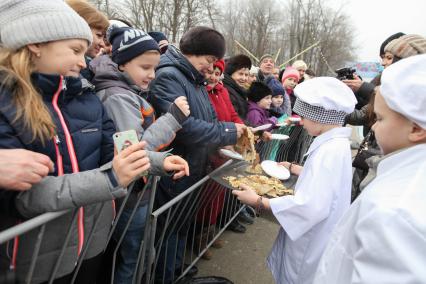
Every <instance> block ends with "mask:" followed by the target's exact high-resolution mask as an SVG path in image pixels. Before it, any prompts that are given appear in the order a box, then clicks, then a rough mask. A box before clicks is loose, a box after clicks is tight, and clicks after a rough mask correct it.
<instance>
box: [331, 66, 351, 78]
mask: <svg viewBox="0 0 426 284" xmlns="http://www.w3.org/2000/svg"><path fill="white" fill-rule="evenodd" d="M334 72H336V73H337V76H336V78H337V79H339V80H353V79H355V77H354V73H355V72H356V70H355V69H354V68H351V67H343V68H340V69H337V70H336V71H334Z"/></svg>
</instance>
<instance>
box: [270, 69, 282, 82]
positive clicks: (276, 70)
mask: <svg viewBox="0 0 426 284" xmlns="http://www.w3.org/2000/svg"><path fill="white" fill-rule="evenodd" d="M272 75H273V76H274V77H275V79H277V80H278V78H279V77H280V69H279V68H274V70H273V71H272Z"/></svg>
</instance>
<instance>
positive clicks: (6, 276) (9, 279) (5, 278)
mask: <svg viewBox="0 0 426 284" xmlns="http://www.w3.org/2000/svg"><path fill="white" fill-rule="evenodd" d="M156 185H157V178H156V177H151V178H150V179H148V180H147V183H146V185H145V186H144V188H143V189H142V190H141V191H140V192H138V193H137V196H138V198H137V202H136V204H135V206H134V208H133V214H132V215H131V217H130V218H129V220H128V222H127V224H126V227H125V229H124V230H123V232H122V233H121V236H120V239H119V242H118V244H117V247H116V248H117V249H115V251H114V253H113V254H112V258H113V263H114V264H115V259H116V257H117V250H118V247H119V245H120V243H121V241H122V239H123V238H124V235H125V233H126V231H127V228H128V226H129V224H130V223H131V222H132V220H133V215H134V212H135V211H136V209H137V208H138V207H139V204H140V202H141V200H142V198H143V196H144V195H145V194H146V192H147V190H148V187H151V186H152V192H153V193H155V189H156ZM133 190H134V189H133V186H131V187H130V188H129V190H128V194H127V195H126V197H125V198H124V200H123V206H122V207H121V208H120V210H119V212H118V213H117V215H116V218H115V220H114V222H113V224H112V229H111V231H110V233H109V235H108V241H107V243H110V241H111V239H112V235H113V233H114V231H115V228H116V226H117V222H118V220H119V218H120V216H121V214H122V212H123V210H124V207H125V206H124V204H126V202H127V200H128V198H129V196H130V194H131V193H132V191H133ZM153 200H154V194H151V198H150V202H149V205H148V206H149V210H150V211H152V204H153ZM105 205H106V203H105V202H104V203H103V204H102V206H101V207H100V208H99V210H98V212H97V216H96V218H95V220H94V224H93V227H92V230H91V231H90V233H89V234H88V236H87V239H86V241H85V243H84V246H83V249H82V251H81V253H80V255H79V257H78V261H77V263H76V266H75V269H74V271H73V272H72V277H71V279H70V283H74V282H75V280H76V277H77V274H78V272H79V270H80V268H81V265H82V263H83V260H84V259H85V255H86V253H87V251H88V248H89V247H90V245H91V243H92V241H94V240H93V235H94V232H95V230H96V228H97V226H98V224H99V221H100V220H101V218H100V213H101V212H102V209H103V208H104V206H105ZM77 212H78V209H73V210H64V211H60V212H49V213H45V214H42V215H39V216H37V217H35V218H32V219H30V220H27V221H25V222H23V223H21V224H18V225H16V226H13V227H11V228H8V229H7V230H4V231H2V232H0V244H5V243H6V242H9V241H11V240H13V239H15V237H20V236H22V235H24V234H28V233H29V232H31V231H33V230H34V229H37V228H39V232H38V234H37V239H36V243H35V244H34V246H33V247H34V249H33V252H32V257H31V260H30V266H29V269H28V272H27V273H26V275H25V277H23V276H19V277H16V275H15V274H16V273H15V271H12V270H8V271H1V272H0V282H1V283H16V282H18V283H33V276H34V269H35V268H36V264H37V261H38V257H39V251H40V248H41V245H42V241H43V237H44V235H45V231H46V226H48V225H49V223H50V222H52V221H55V220H57V219H58V218H60V217H62V216H64V215H66V214H71V215H72V217H71V220H72V221H71V223H70V226H69V228H68V230H67V231H65V232H63V235H64V236H65V241H64V243H63V244H62V248H61V251H60V252H59V256H58V258H57V259H56V261H55V265H54V267H53V268H52V270H51V273H50V275H49V276H48V280H46V281H47V283H53V281H54V280H55V279H56V278H58V277H57V273H58V269H59V267H60V265H61V262H62V260H63V257H64V253H65V250H66V248H67V245H68V243H69V241H70V237H71V232H72V224H73V223H75V222H76V219H77ZM146 229H149V228H146ZM58 233H60V232H58ZM145 234H146V235H149V234H148V232H146V233H145ZM144 248H146V246H144V245H143V243H142V244H141V246H140V250H141V251H140V255H141V254H143V253H144V251H143V249H144ZM5 249H7V247H6V248H5ZM111 273H112V274H111V278H110V279H111V283H113V279H114V274H113V273H114V266H113V267H112V269H111ZM18 278H19V279H18Z"/></svg>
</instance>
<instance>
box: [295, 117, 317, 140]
mask: <svg viewBox="0 0 426 284" xmlns="http://www.w3.org/2000/svg"><path fill="white" fill-rule="evenodd" d="M301 119H302V120H301V121H300V122H299V125H302V126H303V128H304V129H305V130H306V131H307V132H308V134H309V135H311V136H319V135H321V133H322V124H321V123H318V122H316V121H312V120H310V119H308V118H305V117H303V116H302V117H301Z"/></svg>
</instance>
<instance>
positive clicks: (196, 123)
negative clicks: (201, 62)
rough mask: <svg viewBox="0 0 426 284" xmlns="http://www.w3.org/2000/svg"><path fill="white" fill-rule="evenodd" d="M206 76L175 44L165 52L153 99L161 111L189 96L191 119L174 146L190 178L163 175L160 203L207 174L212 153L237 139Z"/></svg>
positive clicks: (159, 193) (152, 92)
mask: <svg viewBox="0 0 426 284" xmlns="http://www.w3.org/2000/svg"><path fill="white" fill-rule="evenodd" d="M205 86H206V82H205V79H204V76H203V75H202V74H201V73H199V72H198V71H197V70H196V69H195V67H193V66H192V64H191V63H190V62H189V61H188V60H187V59H186V58H185V57H184V55H183V54H182V53H181V52H180V51H179V50H178V49H177V48H176V47H174V46H170V45H169V48H168V49H167V52H166V53H165V54H163V55H161V60H160V65H159V66H158V68H157V71H156V78H155V79H154V81H153V82H152V83H151V102H152V104H153V106H154V109H155V110H156V111H157V112H158V113H165V112H167V110H168V108H169V105H170V104H171V103H172V102H173V101H174V100H175V99H176V98H177V97H179V96H185V97H186V98H187V100H188V104H189V107H190V110H191V114H190V116H189V118H188V119H187V120H186V121H185V122H184V123H183V124H182V129H181V130H180V131H179V132H178V133H177V134H176V138H175V140H174V141H173V143H172V144H171V145H170V148H171V149H173V150H172V152H173V153H174V154H177V155H180V156H182V157H183V158H184V159H185V160H186V161H187V162H188V164H189V171H190V176H189V177H183V178H181V179H179V180H177V181H174V180H172V178H171V177H166V178H162V179H161V180H160V183H159V190H158V192H157V194H158V195H159V200H161V201H160V202H159V204H163V203H164V202H167V201H168V200H170V199H172V198H173V197H175V196H177V195H178V194H179V193H181V192H183V191H184V190H185V189H187V188H188V187H190V186H191V185H193V184H194V183H195V182H197V181H198V180H199V179H200V178H202V177H203V176H204V175H205V173H206V164H207V157H208V152H209V150H210V151H213V150H215V148H217V147H220V146H224V145H233V144H235V143H236V141H237V130H236V127H235V124H234V123H232V122H218V121H217V119H216V114H215V111H214V109H213V107H212V105H211V103H210V101H209V98H208V94H207V90H206V87H205Z"/></svg>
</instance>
